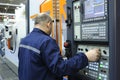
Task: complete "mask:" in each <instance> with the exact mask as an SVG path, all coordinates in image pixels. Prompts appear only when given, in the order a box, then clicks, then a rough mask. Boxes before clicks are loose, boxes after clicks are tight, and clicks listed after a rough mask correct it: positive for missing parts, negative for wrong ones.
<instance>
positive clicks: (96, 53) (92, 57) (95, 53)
mask: <svg viewBox="0 0 120 80" xmlns="http://www.w3.org/2000/svg"><path fill="white" fill-rule="evenodd" d="M85 55H86V56H87V58H88V60H89V61H91V62H93V61H98V60H99V59H100V56H101V53H100V49H96V48H95V49H92V50H89V51H88V52H86V53H85Z"/></svg>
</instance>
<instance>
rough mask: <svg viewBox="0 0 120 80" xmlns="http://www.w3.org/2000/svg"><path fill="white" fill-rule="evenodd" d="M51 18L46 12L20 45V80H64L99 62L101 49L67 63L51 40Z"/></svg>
mask: <svg viewBox="0 0 120 80" xmlns="http://www.w3.org/2000/svg"><path fill="white" fill-rule="evenodd" d="M51 31H52V19H51V17H50V16H49V15H47V14H45V13H41V14H39V15H38V16H37V17H36V18H35V28H34V29H33V31H32V32H31V33H30V34H28V35H27V36H26V37H25V38H23V39H22V40H21V43H20V45H19V53H18V57H19V70H18V73H19V80H62V77H63V76H65V75H72V74H74V73H76V72H78V71H79V70H80V69H82V68H85V67H86V66H87V65H88V61H97V60H98V59H99V57H100V51H99V49H92V50H90V51H88V52H87V53H79V54H76V55H75V56H74V57H72V58H70V59H68V60H64V59H63V58H62V56H61V55H60V50H59V47H58V45H57V43H56V41H55V40H54V39H53V38H51V37H50V34H51Z"/></svg>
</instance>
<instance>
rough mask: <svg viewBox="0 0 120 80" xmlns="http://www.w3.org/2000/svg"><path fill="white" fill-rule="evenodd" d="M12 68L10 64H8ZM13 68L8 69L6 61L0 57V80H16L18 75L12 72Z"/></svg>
mask: <svg viewBox="0 0 120 80" xmlns="http://www.w3.org/2000/svg"><path fill="white" fill-rule="evenodd" d="M9 64H10V65H12V66H13V64H12V63H10V62H9ZM14 68H15V67H12V68H11V67H9V66H8V64H7V60H6V59H3V58H2V57H0V80H18V75H17V73H16V72H14Z"/></svg>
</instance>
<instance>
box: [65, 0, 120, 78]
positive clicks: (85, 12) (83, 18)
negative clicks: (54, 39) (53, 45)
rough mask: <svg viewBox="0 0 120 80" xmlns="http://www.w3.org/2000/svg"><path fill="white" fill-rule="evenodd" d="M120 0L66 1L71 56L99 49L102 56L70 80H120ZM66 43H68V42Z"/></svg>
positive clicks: (66, 46) (67, 47)
mask: <svg viewBox="0 0 120 80" xmlns="http://www.w3.org/2000/svg"><path fill="white" fill-rule="evenodd" d="M119 3H120V1H119V0H67V20H66V23H67V40H66V42H65V45H64V46H65V48H66V49H65V50H66V55H67V57H68V58H70V57H71V56H74V55H75V54H78V53H79V52H83V53H85V52H87V51H89V50H90V49H93V48H99V49H100V51H101V58H100V60H99V61H97V62H89V65H88V66H87V67H86V68H84V69H82V70H80V71H79V72H78V73H77V74H76V75H74V76H70V77H69V80H119V79H120V76H119V75H118V74H120V69H119V66H120V65H119V64H118V62H119V56H120V54H119V52H120V49H118V48H119V47H120V45H119V43H120V42H119V40H120V38H119V36H118V35H119V34H120V32H119V31H120V28H119V25H120V23H119V22H118V21H119V19H120V16H119V14H120V11H118V8H119V7H120V6H119ZM66 44H67V45H66Z"/></svg>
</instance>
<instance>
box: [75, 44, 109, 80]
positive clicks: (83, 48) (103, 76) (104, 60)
mask: <svg viewBox="0 0 120 80" xmlns="http://www.w3.org/2000/svg"><path fill="white" fill-rule="evenodd" d="M96 47H97V48H99V49H100V51H101V59H100V60H99V61H98V62H89V65H88V66H87V67H86V68H84V69H83V70H81V71H80V73H82V75H86V76H88V77H90V78H91V79H93V80H109V77H108V76H109V74H108V73H109V48H108V47H107V46H100V45H78V48H77V52H83V53H86V52H87V51H89V50H91V49H93V48H96Z"/></svg>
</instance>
